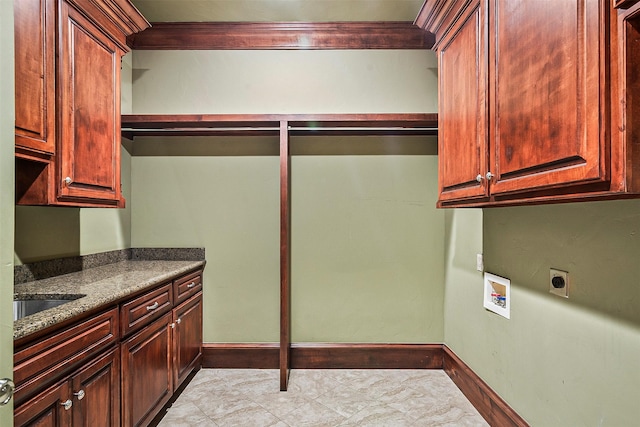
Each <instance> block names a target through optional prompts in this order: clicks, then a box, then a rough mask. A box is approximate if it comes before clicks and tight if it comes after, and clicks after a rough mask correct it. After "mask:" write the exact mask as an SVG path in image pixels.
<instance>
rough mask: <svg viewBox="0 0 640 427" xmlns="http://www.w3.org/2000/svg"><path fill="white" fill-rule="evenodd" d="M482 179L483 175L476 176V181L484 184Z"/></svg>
mask: <svg viewBox="0 0 640 427" xmlns="http://www.w3.org/2000/svg"><path fill="white" fill-rule="evenodd" d="M482 178H483V177H482V175H480V174H478V176H476V181H478V182H482Z"/></svg>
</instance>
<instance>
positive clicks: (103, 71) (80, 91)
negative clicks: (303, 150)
mask: <svg viewBox="0 0 640 427" xmlns="http://www.w3.org/2000/svg"><path fill="white" fill-rule="evenodd" d="M59 22H60V34H61V35H60V46H59V64H58V82H59V88H58V89H59V90H58V94H59V99H60V101H59V107H60V110H61V111H60V134H59V135H60V141H59V145H58V147H59V150H58V153H57V154H58V160H57V161H58V163H59V166H58V170H59V175H58V182H57V189H58V191H57V194H58V200H59V201H61V202H82V201H83V200H85V201H93V202H94V203H95V202H96V201H99V200H103V201H104V203H105V204H117V202H118V201H119V200H120V197H121V195H120V61H121V57H122V52H121V51H120V49H119V48H118V47H117V45H116V44H115V43H114V42H113V41H112V40H111V39H109V38H108V37H107V36H106V35H104V34H103V33H102V32H101V31H100V30H99V29H98V28H97V27H96V26H95V25H93V23H91V22H90V21H88V20H87V19H86V18H85V17H84V16H83V15H82V14H81V13H80V12H78V11H77V10H76V9H74V8H73V7H71V6H70V5H68V4H67V3H66V2H64V1H62V2H61V3H60V18H59Z"/></svg>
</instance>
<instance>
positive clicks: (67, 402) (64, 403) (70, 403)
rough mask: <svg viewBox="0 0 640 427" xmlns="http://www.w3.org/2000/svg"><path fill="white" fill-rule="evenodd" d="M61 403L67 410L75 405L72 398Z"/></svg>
mask: <svg viewBox="0 0 640 427" xmlns="http://www.w3.org/2000/svg"><path fill="white" fill-rule="evenodd" d="M60 405H62V407H63V408H64V410H65V411H68V410H69V409H71V407H72V406H73V402H72V401H71V399H67V400H66V401H64V402H61V403H60Z"/></svg>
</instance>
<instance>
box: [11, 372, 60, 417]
mask: <svg viewBox="0 0 640 427" xmlns="http://www.w3.org/2000/svg"><path fill="white" fill-rule="evenodd" d="M69 390H70V386H69V382H67V381H64V382H62V383H59V384H56V385H54V386H51V387H50V388H48V389H47V390H45V391H43V392H42V393H40V394H39V395H37V396H36V397H34V398H33V399H31V400H29V401H28V402H27V403H25V404H24V405H21V406H19V407H18V408H16V410H15V414H14V417H13V424H14V426H15V427H22V426H52V427H53V426H68V425H71V411H70V410H71V406H69V405H68V403H67V402H72V401H71V400H70V399H69V395H70V392H69ZM65 404H66V406H65ZM67 406H68V408H67Z"/></svg>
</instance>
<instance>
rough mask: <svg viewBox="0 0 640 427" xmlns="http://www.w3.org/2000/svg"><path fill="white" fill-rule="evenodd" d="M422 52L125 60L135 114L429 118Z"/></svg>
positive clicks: (137, 55) (433, 101)
mask: <svg viewBox="0 0 640 427" xmlns="http://www.w3.org/2000/svg"><path fill="white" fill-rule="evenodd" d="M436 68H437V60H436V57H435V55H434V54H433V52H430V51H424V50H309V51H300V50H297V51H282V50H281V51H267V50H265V51H255V50H254V51H252V50H225V51H203V50H190V51H153V50H141V51H135V52H134V54H133V108H134V112H135V113H136V114H188V113H190V114H221V113H385V112H387V113H406V112H416V113H425V112H436V111H437V95H436V94H437V71H436Z"/></svg>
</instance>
